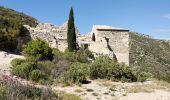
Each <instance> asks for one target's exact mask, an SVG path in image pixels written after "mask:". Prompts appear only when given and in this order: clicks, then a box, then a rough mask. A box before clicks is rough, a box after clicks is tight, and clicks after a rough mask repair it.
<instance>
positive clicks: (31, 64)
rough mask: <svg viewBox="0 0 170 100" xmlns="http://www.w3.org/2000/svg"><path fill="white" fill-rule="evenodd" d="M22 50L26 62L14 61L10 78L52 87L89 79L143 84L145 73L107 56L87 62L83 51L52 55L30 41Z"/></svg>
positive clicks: (88, 55) (45, 47)
mask: <svg viewBox="0 0 170 100" xmlns="http://www.w3.org/2000/svg"><path fill="white" fill-rule="evenodd" d="M37 47H39V48H37ZM24 48H25V49H23V50H24V54H25V55H27V56H26V59H14V60H13V61H12V62H11V64H12V66H13V67H12V71H11V72H12V74H13V75H16V76H19V77H22V78H25V79H29V80H32V81H35V82H39V83H42V84H52V83H54V80H55V82H57V83H60V82H62V83H64V84H67V85H69V84H74V83H75V84H81V83H84V82H86V81H88V79H89V78H90V79H98V78H100V79H109V80H114V81H127V82H133V81H145V80H146V78H147V74H146V73H141V72H137V71H136V70H132V69H131V68H130V67H128V66H126V65H125V64H119V63H118V62H116V61H114V60H112V59H110V58H109V57H107V56H101V57H98V58H97V59H95V60H94V61H93V62H91V61H90V60H89V59H94V58H93V56H92V53H91V52H90V51H89V50H87V49H85V50H83V49H81V50H78V51H77V52H69V51H67V50H66V51H65V52H60V51H59V50H57V49H54V50H53V54H52V53H51V52H50V53H49V52H48V50H49V51H51V50H50V48H49V47H48V45H47V44H46V43H44V41H43V40H41V39H35V40H33V41H30V42H29V43H28V44H27V45H26V46H25V47H24ZM37 50H38V51H37ZM37 55H38V57H37ZM49 56H50V58H48V57H49ZM51 56H53V59H51ZM40 57H41V59H40ZM44 58H45V59H44ZM141 79H142V80H141Z"/></svg>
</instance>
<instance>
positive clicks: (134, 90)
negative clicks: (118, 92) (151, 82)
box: [127, 85, 154, 93]
mask: <svg viewBox="0 0 170 100" xmlns="http://www.w3.org/2000/svg"><path fill="white" fill-rule="evenodd" d="M127 92H128V93H139V92H146V93H151V92H154V89H152V88H151V87H149V86H148V85H134V86H131V87H129V88H128V90H127Z"/></svg>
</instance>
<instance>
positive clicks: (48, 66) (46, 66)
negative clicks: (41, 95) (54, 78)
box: [37, 61, 55, 76]
mask: <svg viewBox="0 0 170 100" xmlns="http://www.w3.org/2000/svg"><path fill="white" fill-rule="evenodd" d="M54 67H55V65H54V63H53V62H51V61H39V62H38V63H37V68H38V69H40V70H41V71H42V72H43V73H45V74H46V75H47V76H50V74H51V71H52V70H54Z"/></svg>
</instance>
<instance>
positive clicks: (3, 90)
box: [0, 85, 8, 100]
mask: <svg viewBox="0 0 170 100" xmlns="http://www.w3.org/2000/svg"><path fill="white" fill-rule="evenodd" d="M7 93H8V91H7V87H6V86H2V85H0V99H1V100H5V99H6V98H7Z"/></svg>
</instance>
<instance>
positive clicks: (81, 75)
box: [64, 63, 89, 84]
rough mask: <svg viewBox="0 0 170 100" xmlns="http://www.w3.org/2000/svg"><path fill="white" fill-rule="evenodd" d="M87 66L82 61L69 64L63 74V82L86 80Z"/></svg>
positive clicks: (79, 82) (78, 82)
mask: <svg viewBox="0 0 170 100" xmlns="http://www.w3.org/2000/svg"><path fill="white" fill-rule="evenodd" d="M88 73H89V67H88V65H87V64H84V63H74V64H72V65H71V66H70V68H69V70H68V71H67V72H66V75H65V76H64V77H65V78H64V79H65V80H64V81H65V82H70V83H76V84H81V83H82V82H85V81H86V80H87V75H88Z"/></svg>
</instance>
